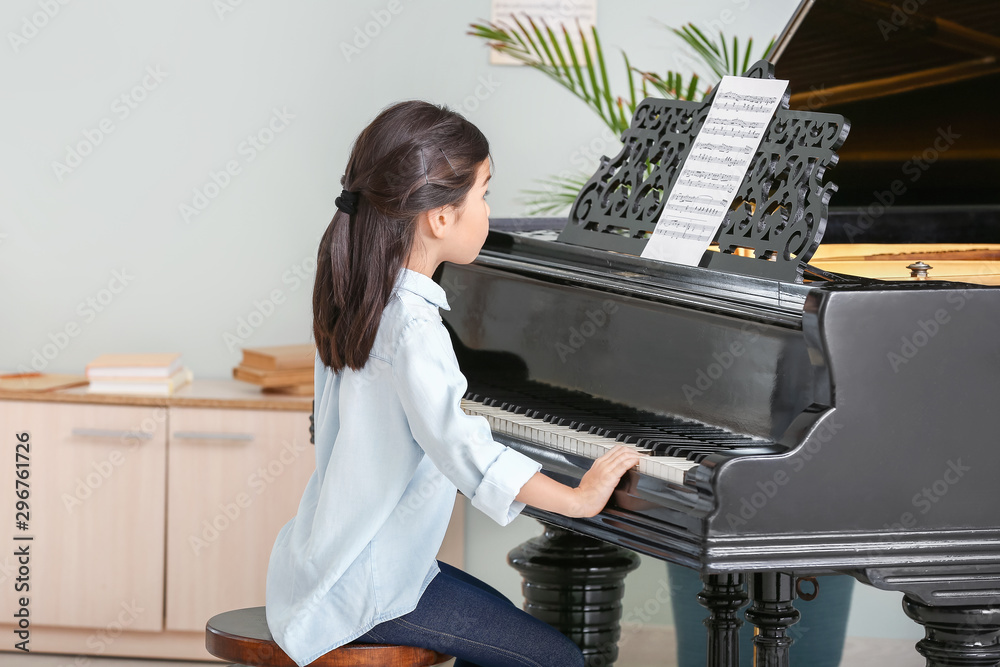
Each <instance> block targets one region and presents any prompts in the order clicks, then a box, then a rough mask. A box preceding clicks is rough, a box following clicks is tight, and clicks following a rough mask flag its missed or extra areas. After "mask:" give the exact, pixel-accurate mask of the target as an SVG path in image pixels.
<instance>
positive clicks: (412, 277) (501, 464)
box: [266, 269, 541, 667]
mask: <svg viewBox="0 0 1000 667" xmlns="http://www.w3.org/2000/svg"><path fill="white" fill-rule="evenodd" d="M438 308H444V309H446V310H447V309H448V301H447V299H446V297H445V293H444V290H443V289H441V287H440V286H439V285H438V284H437V283H435V282H434V281H433V280H431V279H430V278H428V277H427V276H425V275H423V274H420V273H416V272H414V271H410V270H409V269H402V270H401V271H400V274H399V277H398V279H397V281H396V286H395V290H394V292H393V296H392V298H391V299H390V301H389V305H388V306H386V308H385V311H384V312H383V315H382V322H381V324H380V326H379V331H378V334H377V336H376V338H375V345H374V347H373V348H372V351H371V354H370V356H369V358H368V363H367V364H365V367H364V368H363V369H361V370H360V371H357V372H355V371H352V370H350V369H344V370H343V371H342V372H341V373H337V374H335V373H333V372H332V371H331V369H330V368H328V367H326V366H324V365H323V362H322V361H320V358H319V355H318V354H317V355H316V368H315V371H316V375H315V415H316V417H315V418H316V424H315V426H316V437H315V440H316V470H315V472H313V474H312V477H310V479H309V482H308V484H307V485H306V488H305V491H304V492H303V495H302V500H301V501H300V502H299V508H298V512H297V513H296V515H295V517H294V518H292V519H291V520H290V521H289V522H288V523H286V524H285V525H284V526H283V527H282V529H281V531H280V532H279V533H278V537H277V539H276V540H275V543H274V547H273V548H272V550H271V557H270V561H269V562H268V568H267V593H266V612H267V625H268V628H269V629H270V631H271V634H272V636H273V637H274V640H275V641H276V642H277V643H278V645H279V646H280V647H281V648H282V649H283V650H284V651H285V653H287V654H288V655H289V657H291V658H292V660H294V661H295V663H296V664H298V665H299V666H300V667H302V666H304V665H306V664H308V663H310V662H312V661H313V660H315V659H316V658H318V657H319V656H321V655H323V654H324V653H326V652H327V651H330V650H332V649H334V648H336V647H338V646H340V645H342V644H345V643H347V642H349V641H351V640H353V639H355V638H357V637H359V636H361V635H362V634H364V633H365V632H367V631H368V630H369V629H371V628H372V627H373V626H375V625H377V624H378V623H381V622H383V621H386V620H389V619H392V618H396V617H398V616H402V615H403V614H406V613H408V612H410V611H412V610H413V609H414V608H415V607H416V605H417V601H418V600H419V598H420V596H421V594H422V593H423V592H424V589H425V588H426V587H427V585H428V584H429V583H430V581H431V579H433V578H434V575H436V574H437V573H438V571H439V568H438V566H437V561H436V555H437V552H438V549H439V548H440V546H441V542H442V540H443V539H444V533H445V529H446V528H447V527H448V520H449V518H450V517H451V511H452V508H453V507H454V503H455V489H456V487H457V488H458V490H460V491H461V492H462V493H463V494H464V495H465V496H466V497H468V498H471V499H472V505H473V506H474V507H476V508H478V509H479V510H481V511H483V512H485V513H486V514H487V515H488V516H490V517H491V518H492V519H493V520H495V521H496V522H497V523H499V524H501V525H506V524H507V523H509V522H510V521H511V520H512V519H514V517H516V516H517V515H518V514H519V513H520V511H521V510H522V509H523V508H524V504H523V503H521V502H518V501H516V500H515V499H514V498H515V496H516V495H517V494H518V492H519V491H520V489H521V487H522V486H523V485H524V483H525V482H527V481H528V479H529V478H530V477H531V476H532V475H534V474H535V472H537V471H538V470H539V469H540V467H541V466H540V465H539V464H538V463H536V462H535V461H533V460H532V459H530V458H528V457H526V456H524V455H523V454H520V453H518V452H516V451H514V450H513V449H510V448H508V447H505V446H503V445H501V444H499V443H497V442H495V441H494V440H493V438H492V436H491V433H490V428H489V425H488V424H487V422H486V419H484V418H483V417H472V416H469V415H466V414H465V413H464V412H462V409H461V406H460V401H461V399H462V396H463V395H464V393H465V390H466V380H465V377H464V376H463V375H462V373H461V371H460V370H459V367H458V361H457V360H456V358H455V352H454V349H453V348H452V344H451V339H450V338H449V336H448V332H447V330H446V329H445V327H444V325H443V324H442V322H441V315H440V313H439V312H438Z"/></svg>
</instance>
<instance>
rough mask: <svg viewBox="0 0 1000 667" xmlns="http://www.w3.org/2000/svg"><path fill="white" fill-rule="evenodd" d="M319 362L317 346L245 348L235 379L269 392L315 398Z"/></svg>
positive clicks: (235, 371)
mask: <svg viewBox="0 0 1000 667" xmlns="http://www.w3.org/2000/svg"><path fill="white" fill-rule="evenodd" d="M315 360H316V346H315V345H314V344H313V343H305V344H303V345H276V346H272V347H255V348H243V361H241V362H240V365H239V366H236V367H235V368H233V377H234V378H236V379H237V380H243V381H244V382H249V383H251V384H255V385H258V386H260V387H263V388H264V391H265V392H268V393H271V392H273V393H282V394H294V395H297V396H311V395H312V393H313V366H314V364H315Z"/></svg>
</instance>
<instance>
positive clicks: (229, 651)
mask: <svg viewBox="0 0 1000 667" xmlns="http://www.w3.org/2000/svg"><path fill="white" fill-rule="evenodd" d="M205 648H206V649H208V652H209V653H211V654H212V655H214V656H215V657H217V658H222V659H223V660H228V661H230V662H234V663H237V664H240V665H251V666H252V667H296V665H295V662H293V661H292V659H291V658H289V657H288V655H287V654H286V653H285V652H284V651H282V650H281V647H280V646H278V645H277V644H276V643H275V642H274V639H273V638H272V637H271V631H270V630H269V629H268V627H267V619H266V617H265V616H264V607H248V608H246V609H235V610H233V611H226V612H223V613H221V614H216V615H215V616H213V617H212V618H210V619H209V620H208V623H207V624H206V625H205ZM448 660H451V656H450V655H444V654H443V653H438V652H437V651H432V650H430V649H426V648H416V647H413V646H393V645H389V644H354V643H351V644H345V645H344V646H341V647H340V648H336V649H334V650H332V651H330V652H329V653H325V654H323V655H321V656H320V657H318V658H316V659H315V660H313V661H312V662H311V663H309V665H310V667H425V666H426V667H429V666H430V665H439V664H441V663H442V662H446V661H448Z"/></svg>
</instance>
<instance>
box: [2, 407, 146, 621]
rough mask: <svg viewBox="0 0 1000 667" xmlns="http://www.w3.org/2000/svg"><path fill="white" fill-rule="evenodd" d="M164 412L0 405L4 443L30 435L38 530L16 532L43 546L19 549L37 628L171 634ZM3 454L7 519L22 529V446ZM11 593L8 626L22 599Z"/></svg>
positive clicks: (32, 517) (32, 519) (32, 506)
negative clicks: (18, 520)
mask: <svg viewBox="0 0 1000 667" xmlns="http://www.w3.org/2000/svg"><path fill="white" fill-rule="evenodd" d="M156 410H157V409H156V408H150V407H127V406H110V405H109V406H100V407H98V408H95V407H94V406H90V405H70V404H51V403H36V402H22V401H0V425H2V426H0V429H2V432H3V434H4V437H5V438H12V437H13V434H14V433H15V432H21V431H28V432H29V433H30V445H31V448H30V451H29V452H28V455H29V456H30V461H29V463H30V466H29V468H28V469H29V470H30V476H29V478H28V482H29V484H30V487H29V491H30V497H29V499H28V502H29V513H30V514H29V522H28V526H29V528H28V530H26V531H16V533H17V534H18V535H20V536H25V535H30V536H32V537H33V538H34V539H32V540H31V541H30V542H18V543H17V544H18V546H25V545H26V546H28V549H29V553H30V556H29V559H28V560H29V562H28V565H29V580H28V582H27V583H28V585H29V591H28V592H27V594H26V597H28V599H29V603H30V607H29V609H30V618H31V622H32V623H33V624H37V625H58V626H63V627H85V628H105V627H108V626H110V625H112V624H114V623H120V624H121V625H122V626H123V627H127V628H129V629H130V630H137V631H138V630H160V629H162V627H163V615H162V613H161V609H162V608H163V548H164V509H165V487H164V485H165V481H166V477H165V474H164V473H165V463H166V419H165V416H164V415H163V414H162V413H163V412H165V411H164V410H163V409H162V408H161V409H160V413H161V414H159V415H157V414H156ZM157 417H158V418H157ZM4 451H5V453H7V452H9V454H8V456H5V459H8V460H5V461H4V465H3V466H0V468H2V470H3V472H2V474H0V498H2V509H0V517H2V519H3V520H4V521H5V522H9V523H7V525H9V526H11V528H12V529H13V525H12V524H13V522H14V511H15V507H14V502H15V495H14V474H13V470H14V447H13V446H10V447H5V448H4ZM4 532H5V533H7V534H8V535H10V534H11V532H15V531H14V530H10V531H4ZM12 542H13V541H11V543H8V544H6V545H4V551H5V552H8V553H10V554H13V551H14V548H15V547H13V546H12ZM14 561H15V559H14V558H13V557H11V558H10V560H9V561H8V562H9V563H11V564H12V565H14ZM14 570H16V568H13V569H12V570H11V571H12V572H13V571H14ZM3 587H4V589H5V594H4V595H2V596H0V617H2V618H4V619H9V618H12V615H13V613H14V605H15V604H16V598H15V596H14V595H10V593H11V592H12V591H13V584H12V583H7V584H4V586H3Z"/></svg>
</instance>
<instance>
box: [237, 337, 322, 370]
mask: <svg viewBox="0 0 1000 667" xmlns="http://www.w3.org/2000/svg"><path fill="white" fill-rule="evenodd" d="M315 363H316V346H315V345H314V344H313V343H304V344H302V345H273V346H270V347H254V348H250V347H245V348H243V361H242V362H240V366H242V367H243V368H257V369H260V370H264V371H278V370H287V369H291V368H312V367H313V365H314V364H315Z"/></svg>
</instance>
